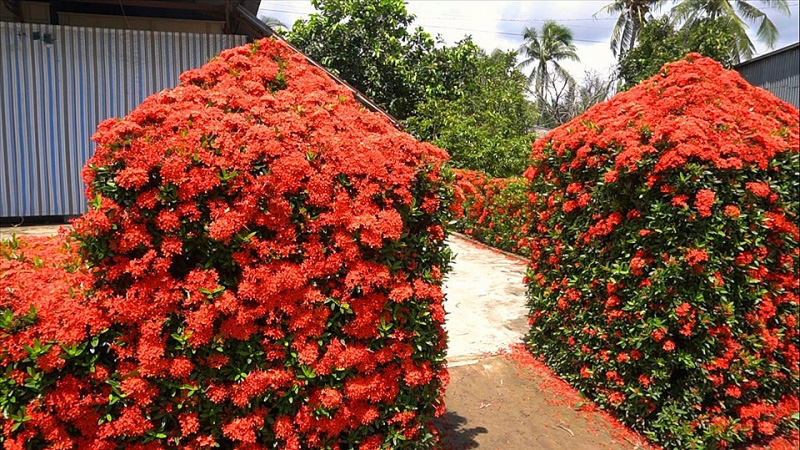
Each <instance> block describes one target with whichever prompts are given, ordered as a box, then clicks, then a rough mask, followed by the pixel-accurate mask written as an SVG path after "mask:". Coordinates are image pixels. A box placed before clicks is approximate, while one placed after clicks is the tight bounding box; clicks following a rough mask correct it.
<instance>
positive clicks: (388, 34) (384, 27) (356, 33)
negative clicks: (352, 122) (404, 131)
mask: <svg viewBox="0 0 800 450" xmlns="http://www.w3.org/2000/svg"><path fill="white" fill-rule="evenodd" d="M311 3H312V4H313V5H314V8H316V9H317V11H318V12H317V13H315V14H312V15H311V16H310V17H309V18H308V20H298V21H297V22H295V24H294V26H293V27H292V30H291V32H289V33H288V35H287V38H288V40H289V42H291V43H292V44H294V45H296V46H297V47H298V48H300V49H301V50H302V51H303V52H305V53H306V54H307V55H308V56H310V57H311V58H313V59H315V60H316V61H318V62H320V63H321V64H322V65H324V66H326V67H328V68H329V69H332V70H333V71H334V72H336V73H337V74H338V75H339V76H341V77H342V78H343V79H344V80H346V81H347V82H348V83H350V84H352V85H353V86H354V87H355V88H357V89H359V90H360V91H362V92H364V93H365V94H366V95H367V96H368V97H370V98H371V99H372V100H374V101H375V102H377V103H378V104H379V105H381V106H383V107H384V108H386V109H387V110H388V111H389V113H391V114H392V115H394V116H395V117H397V118H398V119H405V118H407V117H408V116H409V115H410V114H411V113H412V112H413V111H414V109H415V107H416V105H417V103H419V102H420V101H421V100H422V99H423V98H424V96H425V86H424V83H422V82H423V81H424V80H421V79H420V78H419V76H418V74H419V69H420V67H421V66H422V62H423V61H424V60H425V58H426V57H427V55H428V54H429V53H430V52H431V51H432V49H433V48H434V40H433V38H432V37H431V36H430V35H429V34H428V33H426V32H425V31H423V30H422V28H416V29H415V30H414V31H413V32H409V31H408V29H409V27H410V26H411V24H412V23H413V21H414V16H413V15H411V14H409V13H408V11H407V10H406V7H405V5H404V4H403V0H312V2H311Z"/></svg>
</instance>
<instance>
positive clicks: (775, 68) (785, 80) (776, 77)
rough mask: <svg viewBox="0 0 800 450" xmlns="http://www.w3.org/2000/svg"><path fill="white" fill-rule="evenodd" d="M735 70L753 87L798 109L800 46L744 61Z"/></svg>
mask: <svg viewBox="0 0 800 450" xmlns="http://www.w3.org/2000/svg"><path fill="white" fill-rule="evenodd" d="M736 70H737V71H739V73H740V74H741V75H742V77H744V79H745V80H747V81H748V82H749V83H750V84H752V85H753V86H758V87H762V88H764V89H766V90H768V91H770V92H772V93H773V94H775V96H776V97H778V98H780V99H781V100H783V101H785V102H789V103H791V104H793V105H794V107H795V108H800V46H797V45H795V46H794V47H792V48H789V49H787V50H785V51H776V53H775V54H772V55H768V56H765V57H763V58H760V59H756V60H753V61H749V62H748V61H745V62H744V63H742V64H740V65H739V66H737V67H736Z"/></svg>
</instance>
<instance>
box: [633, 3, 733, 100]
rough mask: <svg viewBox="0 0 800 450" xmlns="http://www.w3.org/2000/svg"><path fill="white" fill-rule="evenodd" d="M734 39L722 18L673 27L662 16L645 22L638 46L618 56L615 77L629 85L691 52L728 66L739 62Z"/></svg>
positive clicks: (666, 18) (667, 18)
mask: <svg viewBox="0 0 800 450" xmlns="http://www.w3.org/2000/svg"><path fill="white" fill-rule="evenodd" d="M735 40H736V35H735V32H734V31H732V30H731V28H730V27H729V26H727V19H725V18H718V19H703V20H698V21H696V22H695V24H694V26H692V27H691V28H688V29H683V30H676V29H675V27H674V26H673V25H672V22H671V21H670V18H669V17H666V16H664V17H661V18H659V19H656V20H654V21H652V22H650V23H648V24H647V25H645V26H644V28H642V32H641V35H640V36H639V45H637V46H636V47H634V48H633V49H632V50H630V51H629V52H627V53H625V54H624V55H622V56H621V57H620V59H619V63H618V69H619V77H620V79H621V80H622V81H623V83H624V88H626V89H627V88H630V87H632V86H634V85H635V84H637V83H639V82H640V81H642V80H645V79H647V78H650V77H651V76H653V75H655V74H656V73H657V72H658V71H659V70H660V69H661V67H662V66H663V65H664V64H666V63H668V62H672V61H676V60H679V59H682V58H683V57H684V56H686V55H687V54H689V53H692V52H697V53H700V54H702V55H704V56H708V57H710V58H713V59H715V60H717V61H719V62H720V63H722V65H723V66H725V67H730V66H732V65H733V64H735V63H736V62H738V61H739V56H738V52H737V50H736V47H735V46H732V45H731V42H733V41H735Z"/></svg>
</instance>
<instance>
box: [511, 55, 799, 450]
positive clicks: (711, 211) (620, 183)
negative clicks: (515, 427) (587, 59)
mask: <svg viewBox="0 0 800 450" xmlns="http://www.w3.org/2000/svg"><path fill="white" fill-rule="evenodd" d="M799 131H800V130H798V111H797V110H796V109H795V108H794V107H792V106H791V105H789V104H788V103H785V102H782V101H780V100H778V99H777V98H775V97H774V96H773V95H771V94H770V93H768V92H767V91H765V90H763V89H759V88H754V87H752V86H750V85H749V84H747V82H745V81H744V79H742V78H741V76H739V74H738V73H736V72H733V71H726V70H724V69H723V68H722V67H721V66H720V64H718V63H716V62H714V61H713V60H710V59H708V58H702V57H701V56H700V55H698V54H691V55H689V56H688V57H687V58H686V59H685V60H683V61H679V62H676V63H672V64H668V65H666V66H664V68H663V69H662V71H661V73H660V74H659V75H657V76H654V77H653V78H650V79H649V80H647V81H645V82H643V83H642V84H640V85H639V86H637V87H635V88H633V89H631V90H630V91H628V92H624V93H621V94H618V95H617V96H615V97H614V98H613V99H611V100H610V101H608V102H606V103H603V104H600V105H597V106H595V107H593V108H591V109H590V110H589V111H588V112H587V113H585V114H584V115H582V116H580V117H578V118H576V119H574V120H572V121H570V122H569V123H567V124H565V125H563V126H561V127H559V128H557V129H555V130H554V131H552V132H551V133H550V134H549V135H548V136H547V137H546V138H545V139H541V140H538V141H536V143H534V146H533V159H532V166H531V168H529V169H528V171H527V172H526V177H527V178H528V180H529V186H530V193H531V206H532V208H533V209H534V211H535V214H536V217H537V218H538V220H539V223H538V226H537V227H536V228H532V231H533V234H532V236H531V248H532V262H531V266H530V271H529V275H528V277H529V280H528V289H529V302H530V309H531V318H530V321H531V323H532V328H531V332H530V336H529V337H530V345H531V348H532V350H533V351H534V353H536V354H537V355H541V356H542V357H543V358H544V360H545V361H546V362H547V363H548V364H549V365H550V367H552V368H554V369H555V370H556V371H557V372H558V373H559V374H560V375H561V376H562V377H564V378H565V379H566V380H568V381H569V382H570V383H572V384H574V385H576V386H578V387H579V388H580V390H581V391H583V392H584V393H585V394H587V395H588V396H589V397H591V398H592V399H593V400H594V401H596V402H598V403H599V404H601V405H605V406H606V407H608V408H610V409H613V410H614V411H615V412H616V414H617V416H618V417H619V418H620V419H621V420H623V421H624V422H626V423H628V424H629V425H631V426H632V427H633V428H634V429H637V430H639V431H642V432H644V433H645V434H646V435H647V436H649V437H650V438H651V439H653V440H654V441H655V442H657V443H659V444H662V445H664V446H665V447H668V448H681V449H683V448H691V447H698V448H714V447H726V446H739V445H743V444H766V445H768V446H771V447H774V448H777V447H779V446H780V445H789V442H790V441H791V442H792V444H791V445H794V444H796V443H797V426H798V425H797V424H798V410H799V408H798V386H799V385H800V368H799V367H798V362H799V361H800V352H798V349H800V334H798V327H797V323H798V302H799V301H800V300H799V299H800V297H799V295H800V281H798V275H797V271H798V268H800V266H799V265H798V262H799V259H800V250H798V237H799V235H800V233H799V232H798V226H797V221H798V211H799V210H800V204H799V203H800V198H798V192H800V174H799V173H798V171H799V170H800V149H799V148H798V132H799ZM794 448H796V446H795V447H794Z"/></svg>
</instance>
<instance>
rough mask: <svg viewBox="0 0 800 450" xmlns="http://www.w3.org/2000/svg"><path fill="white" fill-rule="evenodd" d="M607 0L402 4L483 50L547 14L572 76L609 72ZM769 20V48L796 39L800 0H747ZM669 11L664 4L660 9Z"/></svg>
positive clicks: (267, 2) (292, 0) (291, 13)
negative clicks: (572, 57) (568, 55)
mask: <svg viewBox="0 0 800 450" xmlns="http://www.w3.org/2000/svg"><path fill="white" fill-rule="evenodd" d="M608 3H610V0H597V1H592V0H559V1H550V0H528V1H499V0H492V1H485V0H473V1H463V0H459V1H457V0H407V1H406V7H407V8H408V10H409V11H410V12H411V13H412V14H414V15H416V16H417V20H416V22H415V25H419V26H422V27H423V28H425V30H426V31H427V32H429V33H431V34H432V35H436V34H440V35H441V36H442V38H443V39H444V40H445V42H446V43H448V44H452V43H454V42H456V41H458V40H460V39H462V38H463V37H464V36H465V35H467V34H469V35H471V36H472V37H473V40H474V41H475V43H477V44H478V45H480V46H481V47H483V48H484V49H485V50H487V51H492V50H493V49H495V48H499V49H502V50H511V49H517V48H519V46H520V44H521V43H522V36H521V34H522V30H523V29H524V28H525V27H532V26H535V27H538V26H541V24H542V22H544V21H545V20H548V19H552V20H555V21H557V22H560V23H561V24H563V25H566V26H568V27H569V28H571V29H572V31H573V34H574V36H575V45H576V47H577V49H578V56H579V57H580V58H581V61H580V62H570V61H568V62H566V63H565V64H564V66H565V67H566V68H567V70H568V71H570V73H572V74H573V76H575V77H576V78H582V76H583V74H584V72H585V71H596V72H599V73H603V74H604V73H609V72H610V71H611V70H612V69H613V66H614V63H615V59H614V56H613V54H612V53H611V50H610V48H609V39H610V36H611V29H612V28H613V26H614V20H615V19H616V18H615V17H611V16H601V15H598V16H597V18H594V17H593V15H594V14H595V13H596V12H598V11H599V10H600V9H601V8H602V7H603V6H605V5H606V4H608ZM751 3H752V4H753V5H754V6H757V7H759V8H761V9H762V10H763V11H765V12H766V13H767V15H768V16H769V17H770V18H771V19H772V21H773V23H775V25H776V27H777V28H778V30H779V32H780V37H779V40H778V43H777V44H776V46H775V48H780V47H783V46H786V45H788V44H791V43H794V42H797V41H798V39H799V37H798V34H799V33H800V31H799V30H800V26H799V25H798V16H800V0H788V4H789V9H790V11H791V16H785V15H783V14H781V13H779V12H778V11H777V10H774V9H769V7H768V6H767V5H764V4H763V2H761V1H758V0H753V1H751ZM668 11H669V5H667V6H666V7H663V8H662V12H664V13H666V12H668ZM313 12H314V7H313V6H311V2H310V1H309V0H283V1H272V0H263V1H262V2H261V7H260V9H259V13H260V14H265V15H269V16H272V17H275V18H278V19H280V20H281V21H282V22H284V23H285V24H287V25H288V26H291V24H292V23H294V22H295V21H296V20H297V19H301V18H306V17H308V15H309V14H311V13H313ZM751 31H752V33H751V39H753V41H754V42H755V43H756V53H757V54H761V53H766V52H768V51H769V49H768V48H767V47H766V46H765V45H764V44H762V43H760V42H758V41H757V40H756V39H755V35H754V33H755V26H754V25H752V26H751Z"/></svg>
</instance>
